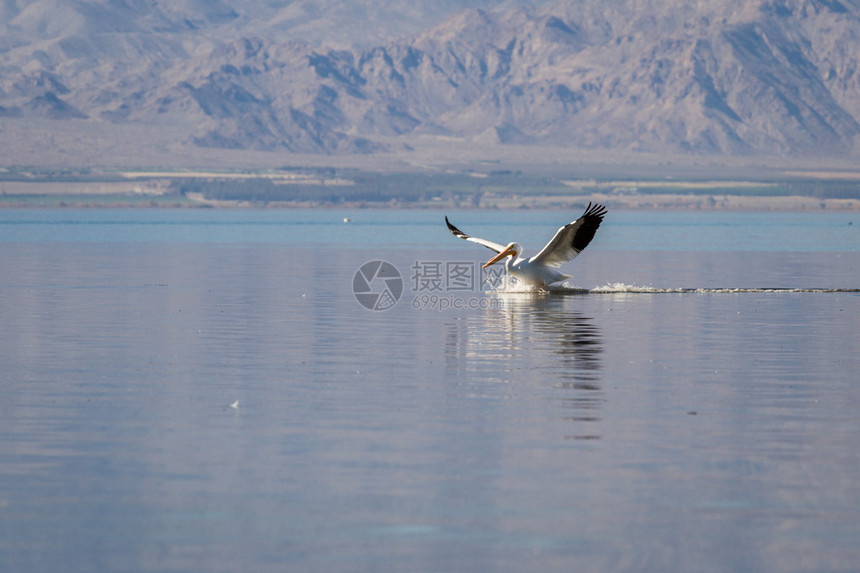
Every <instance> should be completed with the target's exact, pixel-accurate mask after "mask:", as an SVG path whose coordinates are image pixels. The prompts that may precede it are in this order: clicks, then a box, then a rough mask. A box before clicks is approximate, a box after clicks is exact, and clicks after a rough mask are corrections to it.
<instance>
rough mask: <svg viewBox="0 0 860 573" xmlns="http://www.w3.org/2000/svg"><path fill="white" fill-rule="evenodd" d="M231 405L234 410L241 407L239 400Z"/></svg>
mask: <svg viewBox="0 0 860 573" xmlns="http://www.w3.org/2000/svg"><path fill="white" fill-rule="evenodd" d="M230 407H231V408H233V409H234V410H238V409H239V400H236V401H235V402H233V403H232V404H230Z"/></svg>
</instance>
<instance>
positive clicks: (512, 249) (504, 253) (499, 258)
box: [481, 247, 517, 269]
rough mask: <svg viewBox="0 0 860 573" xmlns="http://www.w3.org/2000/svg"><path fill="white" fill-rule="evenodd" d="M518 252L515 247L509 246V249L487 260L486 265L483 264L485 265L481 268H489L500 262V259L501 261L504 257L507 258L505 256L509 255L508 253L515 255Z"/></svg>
mask: <svg viewBox="0 0 860 573" xmlns="http://www.w3.org/2000/svg"><path fill="white" fill-rule="evenodd" d="M516 254H517V252H516V251H515V250H514V248H513V247H508V248H507V249H505V250H504V251H502V252H501V253H499V254H498V255H496V256H495V257H493V258H492V259H490V260H489V261H487V262H486V263H485V264H484V266H483V267H481V268H482V269H486V268H487V267H489V266H490V265H495V264H496V263H498V262H499V261H501V260H502V259H504V258H505V257H507V256H508V255H510V256H513V255H516Z"/></svg>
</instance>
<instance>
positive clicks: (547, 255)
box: [473, 202, 606, 267]
mask: <svg viewBox="0 0 860 573" xmlns="http://www.w3.org/2000/svg"><path fill="white" fill-rule="evenodd" d="M604 215H606V207H604V206H603V205H600V204H598V203H595V204H594V205H592V204H591V202H589V203H588V207H586V208H585V212H584V213H583V214H582V216H581V217H580V218H579V219H577V220H576V221H573V222H572V223H568V224H567V225H565V226H564V227H562V228H561V229H559V230H558V232H556V234H555V236H554V237H553V238H552V239H551V240H550V242H549V243H547V244H546V246H545V247H544V248H543V249H542V250H541V252H539V253H538V254H536V255H535V256H533V257H532V258H531V259H530V260H529V262H532V263H541V264H544V265H547V266H550V267H557V266H559V265H561V264H562V263H565V262H567V261H569V260H570V259H572V258H573V257H575V256H576V255H578V254H579V252H580V251H582V249H584V248H585V247H587V246H588V243H590V242H591V239H593V238H594V233H596V232H597V228H598V227H599V226H600V223H601V222H602V221H603V216H604ZM473 240H474V239H473Z"/></svg>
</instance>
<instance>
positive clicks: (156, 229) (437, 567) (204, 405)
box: [0, 210, 860, 572]
mask: <svg viewBox="0 0 860 573" xmlns="http://www.w3.org/2000/svg"><path fill="white" fill-rule="evenodd" d="M444 214H445V213H442V212H431V211H357V212H353V211H335V210H306V211H214V210H212V211H209V210H193V211H192V210H189V211H159V210H56V211H45V210H10V211H0V273H2V274H0V570H2V571H28V572H40V571H46V572H47V571H51V572H54V571H73V572H77V571H153V572H155V571H159V572H161V571H321V572H322V571H373V572H389V571H390V572H395V571H396V572H403V571H415V572H427V571H429V572H449V571H510V572H519V571H541V572H545V571H550V572H553V571H558V572H569V571H637V572H642V571H645V572H647V571H653V572H665V571H704V572H710V571H713V572H723V571H750V572H753V571H756V572H757V571H857V568H858V564H860V479H858V475H860V448H858V444H860V384H858V372H860V352H858V350H860V333H858V331H859V330H860V292H857V290H856V289H858V288H860V215H858V214H857V213H847V214H846V213H731V212H708V213H686V212H684V213H680V212H673V213H655V212H642V213H636V212H625V211H610V213H609V215H608V216H607V218H606V220H605V222H604V225H603V227H602V228H601V229H600V231H599V232H598V235H597V237H596V239H595V240H594V242H593V243H592V245H591V246H589V247H588V249H586V250H585V251H584V252H583V254H581V255H580V256H579V257H578V258H577V259H576V260H575V261H573V262H571V263H569V264H567V265H566V266H565V267H564V268H565V270H566V271H567V272H568V273H569V274H572V275H574V278H573V279H572V280H571V281H570V285H572V286H576V287H580V289H581V290H576V291H572V292H567V293H553V294H534V293H508V292H488V291H487V289H486V285H483V286H482V284H481V276H480V273H479V267H480V263H483V262H485V261H486V259H487V258H488V255H491V253H490V251H488V250H486V249H483V248H481V247H480V246H477V245H474V244H471V243H467V242H465V241H460V240H457V239H456V238H454V237H453V236H451V235H450V234H449V233H448V231H447V230H446V229H445V226H444V223H443V215H444ZM447 214H448V215H449V216H450V217H451V219H452V221H453V222H454V223H455V224H456V225H458V226H459V227H461V228H462V229H463V230H464V231H466V232H468V233H471V234H474V235H477V236H481V237H485V238H488V239H491V240H495V241H498V242H502V243H506V242H508V241H510V240H518V241H519V242H521V243H523V245H524V246H525V248H526V249H528V250H529V251H531V252H532V253H534V252H536V250H537V249H539V248H540V247H542V246H543V244H544V243H545V242H546V240H547V239H548V238H549V236H550V235H551V234H552V232H553V231H554V230H555V229H556V228H558V227H559V226H560V225H561V224H563V223H566V222H567V221H568V220H570V219H571V218H574V217H575V216H577V215H578V213H570V214H565V213H559V212H534V211H527V212H488V211H462V212H456V213H452V212H449V213H447ZM344 217H348V218H350V219H351V221H350V222H349V223H348V224H347V223H344V221H343V219H344ZM373 261H385V262H387V263H389V264H390V266H388V265H385V266H384V268H386V269H389V270H390V269H392V268H393V269H395V270H396V272H397V276H395V275H392V274H390V273H389V274H388V275H386V276H387V278H380V277H376V276H374V275H373V273H372V272H371V275H370V276H368V277H367V280H365V282H364V285H365V286H366V287H367V288H369V289H370V292H371V294H386V292H387V294H388V295H391V297H392V299H396V301H395V302H391V300H392V299H388V300H389V303H390V304H383V305H382V306H390V308H387V310H368V309H366V308H365V307H364V306H362V304H360V303H359V300H357V298H356V296H355V294H354V292H353V291H354V289H355V288H356V285H359V286H361V284H362V280H363V279H357V278H356V273H357V271H359V269H360V268H363V269H365V272H367V271H368V270H370V271H373V272H375V271H378V270H379V269H380V268H383V267H381V266H380V265H379V264H375V265H371V266H370V267H364V266H363V265H365V263H371V262H373ZM470 269H471V270H470ZM383 274H384V273H383ZM398 278H399V281H400V282H399V283H398ZM470 279H471V282H470ZM398 285H399V286H400V288H399V289H398V288H397V287H398ZM386 289H388V290H387V291H386ZM359 290H360V289H359ZM378 301H379V302H382V301H383V298H379V299H378ZM371 306H372V305H371Z"/></svg>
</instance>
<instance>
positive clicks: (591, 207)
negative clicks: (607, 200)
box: [582, 201, 609, 220]
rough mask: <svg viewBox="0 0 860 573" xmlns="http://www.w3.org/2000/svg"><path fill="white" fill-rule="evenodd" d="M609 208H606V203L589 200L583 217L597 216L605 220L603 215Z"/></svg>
mask: <svg viewBox="0 0 860 573" xmlns="http://www.w3.org/2000/svg"><path fill="white" fill-rule="evenodd" d="M608 211H609V210H608V209H607V208H606V205H601V204H600V203H592V202H591V201H589V202H588V205H587V206H586V207H585V212H584V213H583V214H582V216H583V217H596V218H598V219H600V220H603V217H604V216H605V215H606V213H607V212H608Z"/></svg>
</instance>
